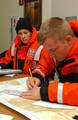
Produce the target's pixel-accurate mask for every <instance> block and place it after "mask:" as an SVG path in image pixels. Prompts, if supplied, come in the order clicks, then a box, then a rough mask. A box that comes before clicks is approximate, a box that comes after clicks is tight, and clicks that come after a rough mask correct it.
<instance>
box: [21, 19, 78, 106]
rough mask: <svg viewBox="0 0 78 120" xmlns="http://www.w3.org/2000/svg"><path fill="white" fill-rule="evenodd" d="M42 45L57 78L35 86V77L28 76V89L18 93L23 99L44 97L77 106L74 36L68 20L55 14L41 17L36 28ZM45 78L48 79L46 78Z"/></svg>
mask: <svg viewBox="0 0 78 120" xmlns="http://www.w3.org/2000/svg"><path fill="white" fill-rule="evenodd" d="M39 33H40V35H41V37H42V40H43V41H42V42H43V46H44V48H46V49H47V50H48V52H49V53H50V56H52V57H54V60H55V61H54V62H55V64H56V67H55V69H56V70H57V73H58V77H59V80H58V81H57V80H55V81H51V80H50V81H49V79H47V80H44V81H45V82H44V83H43V84H42V85H41V86H38V85H36V84H35V82H33V81H34V79H35V81H37V80H38V78H30V80H29V81H30V82H29V84H27V86H28V88H29V90H28V91H27V92H23V93H21V95H20V96H21V97H23V98H26V99H34V100H40V99H41V100H44V101H50V102H56V103H62V104H69V105H76V106H78V92H77V91H78V38H77V37H75V35H74V33H73V31H72V29H71V27H70V25H69V23H68V22H67V21H66V20H63V19H62V18H59V17H53V18H50V19H48V20H47V21H45V22H44V23H43V24H42V25H41V28H40V31H39ZM48 81H49V82H48Z"/></svg>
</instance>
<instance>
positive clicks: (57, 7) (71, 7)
mask: <svg viewBox="0 0 78 120" xmlns="http://www.w3.org/2000/svg"><path fill="white" fill-rule="evenodd" d="M52 16H59V17H63V18H65V17H66V16H77V17H78V0H53V1H52Z"/></svg>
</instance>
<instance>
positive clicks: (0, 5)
mask: <svg viewBox="0 0 78 120" xmlns="http://www.w3.org/2000/svg"><path fill="white" fill-rule="evenodd" d="M12 16H17V17H18V16H19V17H21V16H23V6H19V0H0V50H4V49H7V48H8V47H9V45H10V42H11V37H10V36H11V35H10V34H11V31H10V25H11V23H10V19H11V17H12Z"/></svg>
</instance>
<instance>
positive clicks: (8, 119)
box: [0, 114, 13, 120]
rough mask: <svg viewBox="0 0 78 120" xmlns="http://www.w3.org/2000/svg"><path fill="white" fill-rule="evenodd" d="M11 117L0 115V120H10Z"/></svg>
mask: <svg viewBox="0 0 78 120" xmlns="http://www.w3.org/2000/svg"><path fill="white" fill-rule="evenodd" d="M12 119H13V117H12V116H10V115H5V114H0V120H12Z"/></svg>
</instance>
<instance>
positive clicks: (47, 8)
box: [42, 0, 59, 22]
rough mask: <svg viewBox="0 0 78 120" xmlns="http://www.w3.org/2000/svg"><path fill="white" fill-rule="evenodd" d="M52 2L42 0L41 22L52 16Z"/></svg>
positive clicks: (50, 0)
mask: <svg viewBox="0 0 78 120" xmlns="http://www.w3.org/2000/svg"><path fill="white" fill-rule="evenodd" d="M58 1H59V0H58ZM52 2H53V0H42V22H44V21H45V20H46V19H48V18H49V17H51V16H52V10H53V9H52Z"/></svg>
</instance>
